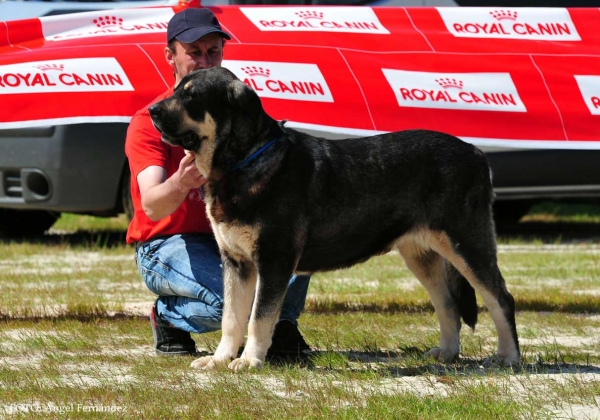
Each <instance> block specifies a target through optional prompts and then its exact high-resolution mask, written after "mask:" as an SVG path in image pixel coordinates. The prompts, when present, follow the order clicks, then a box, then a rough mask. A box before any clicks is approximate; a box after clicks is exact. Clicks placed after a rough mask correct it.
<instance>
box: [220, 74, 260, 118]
mask: <svg viewBox="0 0 600 420" xmlns="http://www.w3.org/2000/svg"><path fill="white" fill-rule="evenodd" d="M227 99H228V100H229V103H230V104H231V106H232V107H233V108H235V109H238V110H239V111H240V112H241V113H242V114H244V115H245V116H246V117H248V118H250V119H251V120H255V119H256V118H258V117H259V115H260V113H261V111H262V103H261V102H260V98H259V97H258V95H257V94H256V92H255V91H254V89H252V88H251V87H249V86H248V85H246V84H245V83H244V82H242V81H241V80H238V79H236V80H232V81H231V82H229V84H228V85H227Z"/></svg>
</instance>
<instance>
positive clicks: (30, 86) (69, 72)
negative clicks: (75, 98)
mask: <svg viewBox="0 0 600 420" xmlns="http://www.w3.org/2000/svg"><path fill="white" fill-rule="evenodd" d="M124 90H133V87H132V86H131V83H130V82H129V79H128V78H127V75H126V74H125V72H124V71H123V69H122V68H121V66H120V65H119V63H118V62H117V61H116V60H115V59H114V58H112V57H102V58H79V59H65V60H61V61H48V62H36V63H21V64H11V65H6V66H0V94H9V93H43V92H98V91H124Z"/></svg>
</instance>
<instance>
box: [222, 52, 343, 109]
mask: <svg viewBox="0 0 600 420" xmlns="http://www.w3.org/2000/svg"><path fill="white" fill-rule="evenodd" d="M223 66H224V67H227V68H228V69H229V70H231V71H232V72H234V73H235V74H236V76H238V77H239V79H240V80H242V81H243V82H244V83H245V84H246V85H248V86H250V87H251V88H252V89H254V91H256V93H257V94H258V96H260V97H264V98H278V99H289V100H294V101H311V102H333V97H332V95H331V91H330V90H329V86H328V85H327V82H326V81H325V78H324V77H323V74H322V73H321V71H320V70H319V67H318V66H317V65H316V64H305V63H278V62H266V61H261V62H248V61H238V60H224V61H223Z"/></svg>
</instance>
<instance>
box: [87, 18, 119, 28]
mask: <svg viewBox="0 0 600 420" xmlns="http://www.w3.org/2000/svg"><path fill="white" fill-rule="evenodd" d="M92 22H93V23H94V24H96V26H97V27H98V28H108V27H111V26H112V27H119V26H121V25H122V24H123V19H122V18H119V17H116V16H100V17H99V18H98V19H94V20H93V21H92Z"/></svg>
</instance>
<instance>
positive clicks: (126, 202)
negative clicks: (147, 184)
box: [121, 165, 133, 220]
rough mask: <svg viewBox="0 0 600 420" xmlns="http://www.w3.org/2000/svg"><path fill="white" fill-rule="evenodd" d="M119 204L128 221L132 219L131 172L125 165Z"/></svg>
mask: <svg viewBox="0 0 600 420" xmlns="http://www.w3.org/2000/svg"><path fill="white" fill-rule="evenodd" d="M121 204H122V205H123V210H124V211H125V214H127V218H128V219H129V220H131V219H133V201H132V200H131V172H129V165H125V169H124V170H123V177H122V178H121Z"/></svg>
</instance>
